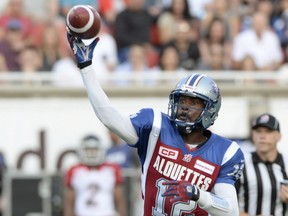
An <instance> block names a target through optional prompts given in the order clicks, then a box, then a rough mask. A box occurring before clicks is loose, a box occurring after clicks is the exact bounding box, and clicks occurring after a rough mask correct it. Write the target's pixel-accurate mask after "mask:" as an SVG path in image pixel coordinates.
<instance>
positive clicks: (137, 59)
mask: <svg viewBox="0 0 288 216" xmlns="http://www.w3.org/2000/svg"><path fill="white" fill-rule="evenodd" d="M147 60H148V58H147V55H146V49H145V45H142V44H134V45H132V46H131V47H130V48H129V54H128V60H127V61H125V62H123V63H121V64H119V65H118V66H117V67H116V72H119V73H134V72H143V71H149V70H150V68H149V66H148V61H147Z"/></svg>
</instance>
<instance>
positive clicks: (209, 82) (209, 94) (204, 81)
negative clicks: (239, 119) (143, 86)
mask: <svg viewBox="0 0 288 216" xmlns="http://www.w3.org/2000/svg"><path fill="white" fill-rule="evenodd" d="M180 95H185V96H190V97H196V98H200V99H202V100H204V103H205V108H204V109H203V111H202V113H201V114H200V116H199V118H198V119H197V120H195V121H194V122H189V121H187V120H185V121H183V120H179V119H177V109H178V102H179V97H180ZM220 107H221V95H220V90H219V88H218V86H217V84H216V83H215V82H214V80H213V79H211V78H210V77H208V76H206V75H204V74H192V75H189V76H186V77H184V78H183V79H181V80H180V81H179V82H178V84H177V85H176V88H175V89H174V90H173V91H172V92H171V93H170V96H169V104H168V115H169V117H170V119H171V120H172V121H174V122H175V124H176V126H177V127H178V129H179V130H180V132H184V133H191V131H192V130H193V129H195V128H200V129H206V128H208V127H210V126H211V125H213V124H214V121H215V120H216V119H217V117H218V112H219V110H220Z"/></svg>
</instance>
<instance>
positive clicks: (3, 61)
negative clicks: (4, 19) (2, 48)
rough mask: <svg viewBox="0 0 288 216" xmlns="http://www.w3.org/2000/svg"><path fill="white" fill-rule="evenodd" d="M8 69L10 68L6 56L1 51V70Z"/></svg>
mask: <svg viewBox="0 0 288 216" xmlns="http://www.w3.org/2000/svg"><path fill="white" fill-rule="evenodd" d="M0 44H1V43H0ZM7 71H8V68H7V65H6V59H5V56H4V55H3V54H2V53H0V72H7Z"/></svg>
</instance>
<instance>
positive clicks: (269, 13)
mask: <svg viewBox="0 0 288 216" xmlns="http://www.w3.org/2000/svg"><path fill="white" fill-rule="evenodd" d="M256 12H260V13H263V14H265V15H266V17H267V18H268V25H269V26H271V25H272V22H273V19H274V5H273V3H272V1H271V0H261V1H258V2H257V4H256V9H255V12H254V13H256Z"/></svg>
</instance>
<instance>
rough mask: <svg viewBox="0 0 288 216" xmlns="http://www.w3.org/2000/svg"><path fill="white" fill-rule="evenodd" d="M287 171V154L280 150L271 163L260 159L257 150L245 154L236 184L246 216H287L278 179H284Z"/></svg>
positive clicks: (287, 211) (286, 207)
mask: <svg viewBox="0 0 288 216" xmlns="http://www.w3.org/2000/svg"><path fill="white" fill-rule="evenodd" d="M287 173H288V157H286V156H284V155H282V154H280V153H278V155H277V158H276V160H275V161H274V162H268V161H262V160H261V159H260V158H259V156H258V155H257V154H256V152H252V153H248V154H246V155H245V168H244V170H243V175H242V176H241V178H240V181H239V182H238V183H239V184H238V185H237V189H238V202H239V209H240V211H244V212H247V213H249V215H265V216H266V215H267V216H270V215H273V216H285V215H288V206H287V204H285V203H283V202H281V200H280V198H279V191H280V182H281V181H282V180H283V179H287Z"/></svg>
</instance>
